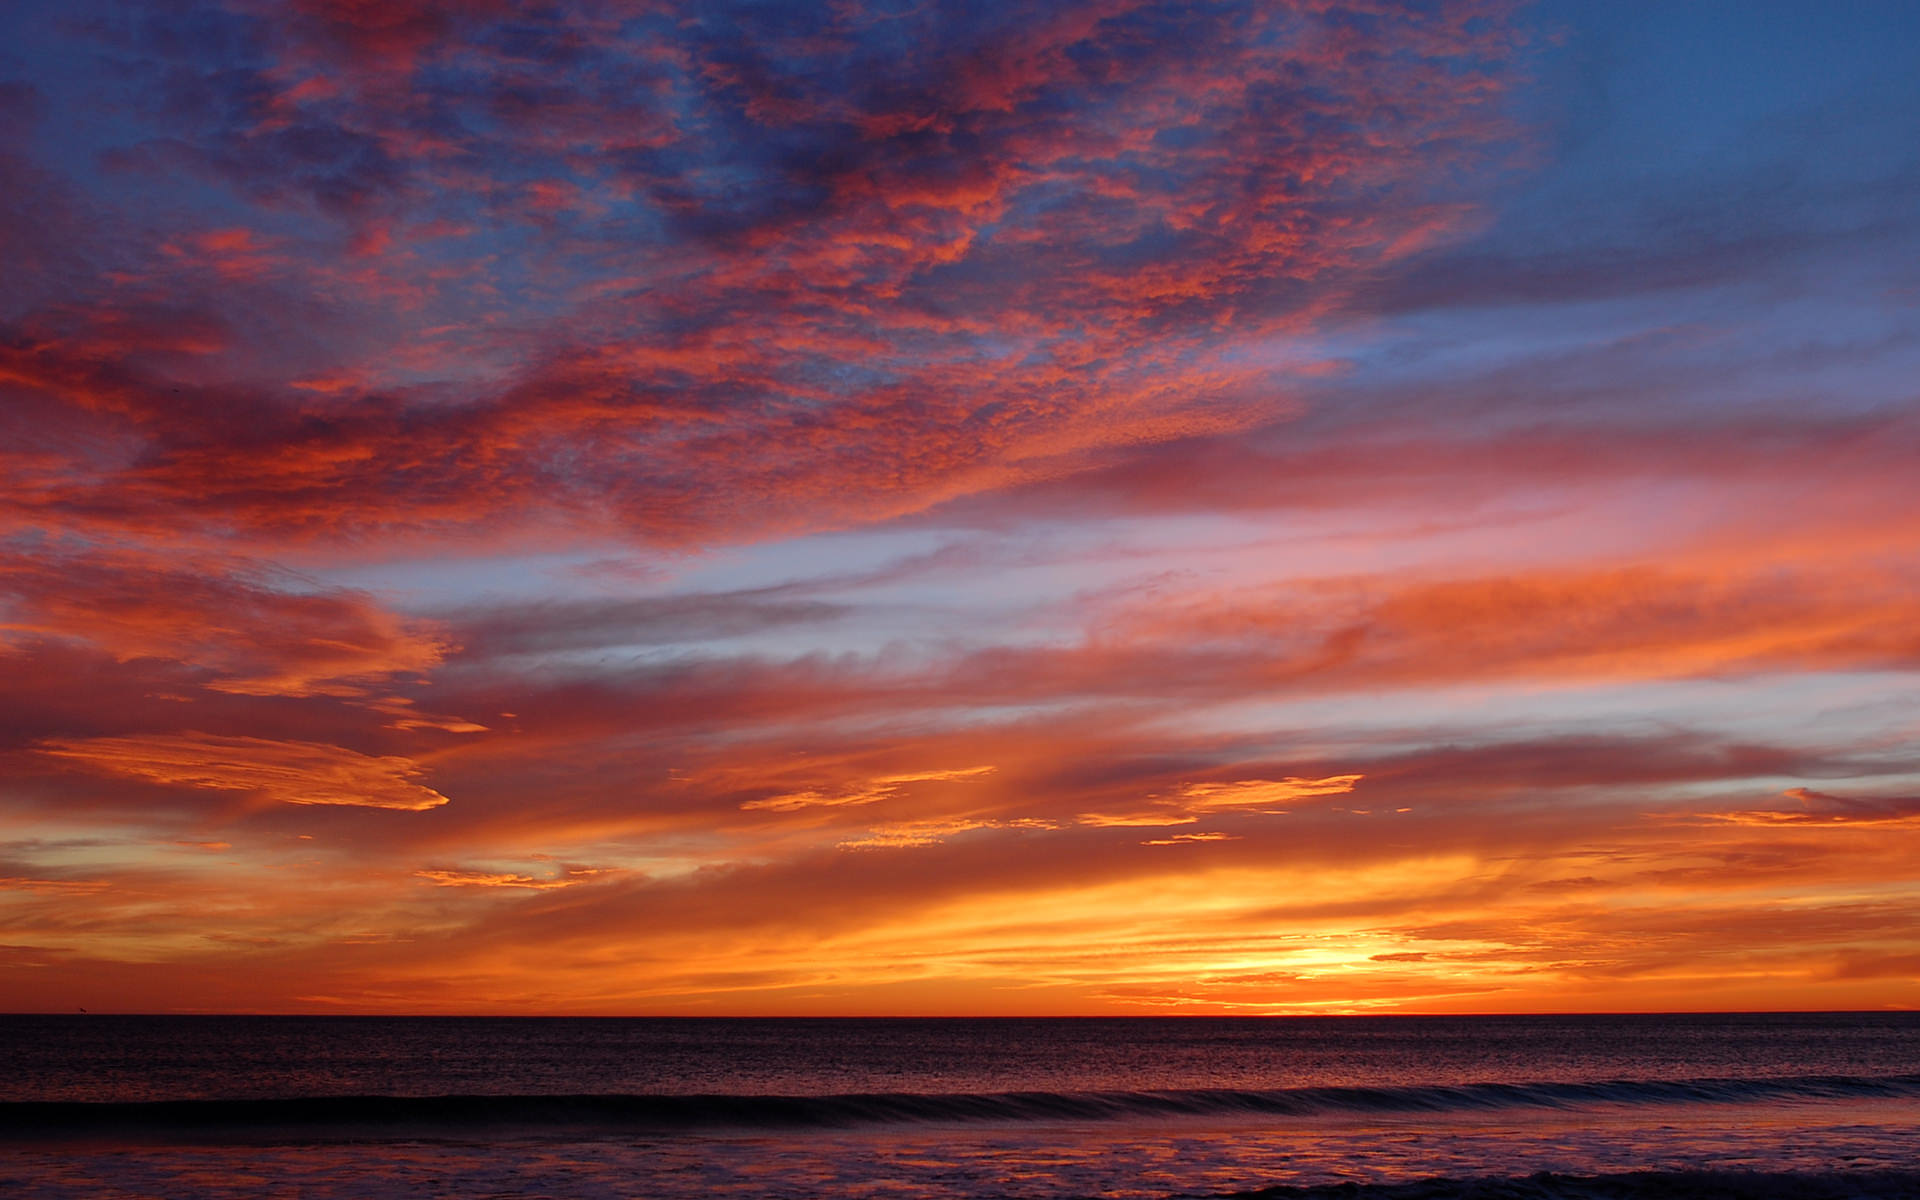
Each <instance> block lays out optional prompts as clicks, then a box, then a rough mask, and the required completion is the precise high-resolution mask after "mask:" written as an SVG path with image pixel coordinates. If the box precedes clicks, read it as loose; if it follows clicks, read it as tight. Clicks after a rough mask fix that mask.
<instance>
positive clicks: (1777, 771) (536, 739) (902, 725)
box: [0, 0, 1920, 1015]
mask: <svg viewBox="0 0 1920 1200" xmlns="http://www.w3.org/2000/svg"><path fill="white" fill-rule="evenodd" d="M1917 455H1920V6H1916V5H1914V4H1912V3H1907V2H1904V0H1890V2H1887V3H1873V2H1870V0H1857V2H1855V0H1849V2H1847V3H1840V4H1835V3H1813V2H1810V0H1809V2H1803V3H1762V2H1754V0H1739V2H1733V0H1729V2H1726V3H1705V2H1701V3H1686V4H1668V3H1615V2H1612V0H1606V2H1602V0H1593V2H1590V3H1580V4H1564V3H1542V4H1532V5H1526V4H1518V5H1510V4H1505V3H1498V2H1488V3H1465V2H1456V0H1447V2H1445V3H1439V2H1436V0H1427V2H1419V0H1405V2H1401V0H1355V2H1352V3H1348V2H1346V0H1299V2H1294V0H1287V2H1285V3H1281V2H1272V3H1242V2H1230V0H1222V2H1193V3H1141V2H1135V0H1092V2H1084V3H1083V2H1079V0H1061V2H1057V3H1049V4H1012V3H1007V4H998V5H992V4H979V3H956V2H948V0H915V2H912V3H909V2H907V0H815V2H808V3H783V2H767V0H756V2H743V0H702V2H701V3H698V4H692V3H686V4H681V3H671V2H662V3H655V2H647V0H540V2H535V0H118V2H112V0H13V2H11V3H7V4H4V5H0V1009H7V1010H15V1011H19V1010H46V1011H71V1010H72V1009H73V1008H74V1007H76V1006H85V1007H86V1008H88V1009H90V1010H93V1011H118V1010H132V1011H174V1010H183V1011H193V1010H220V1011H269V1012H275V1011H278V1012H475V1013H496V1012H497V1013H538V1012H554V1013H608V1014H625V1013H635V1014H640V1013H660V1014H672V1013H695V1014H780V1013H796V1014H808V1013H823V1014H824V1013H834V1014H852V1015H862V1014H887V1013H897V1014H921V1013H952V1014H972V1013H981V1014H991V1013H1029V1014H1048V1013H1088V1014H1098V1013H1137V1014H1149V1013H1313V1012H1361V1011H1409V1012H1474V1011H1521V1010H1576V1011H1579V1010H1621V1009H1639V1010H1649V1009H1654V1010H1657V1009H1825V1008H1877V1007H1886V1006H1894V1007H1916V1006H1920V457H1917Z"/></svg>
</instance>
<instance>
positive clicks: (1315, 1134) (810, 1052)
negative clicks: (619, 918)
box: [0, 1013, 1920, 1200]
mask: <svg viewBox="0 0 1920 1200" xmlns="http://www.w3.org/2000/svg"><path fill="white" fill-rule="evenodd" d="M1651 1169H1658V1170H1659V1171H1662V1172H1665V1174H1659V1175H1648V1174H1644V1173H1643V1172H1646V1171H1648V1170H1651ZM1539 1172H1553V1173H1556V1174H1554V1175H1551V1176H1538V1175H1537V1173H1539ZM1576 1176H1577V1177H1581V1178H1578V1179H1574V1178H1568V1177H1576ZM1595 1177H1598V1178H1597V1181H1596V1178H1595ZM1435 1179H1437V1180H1439V1181H1440V1182H1437V1183H1433V1184H1429V1185H1425V1186H1427V1187H1428V1191H1427V1192H1424V1193H1421V1194H1423V1195H1431V1196H1450V1195H1462V1196H1465V1195H1473V1194H1480V1193H1475V1192H1474V1191H1473V1189H1474V1188H1476V1187H1477V1188H1482V1189H1486V1188H1495V1189H1505V1190H1504V1191H1498V1193H1497V1194H1500V1195H1510V1196H1519V1195H1541V1196H1559V1195H1585V1196H1599V1195H1620V1196H1629V1195H1632V1196H1641V1195H1647V1196H1651V1195H1686V1194H1703V1195H1704V1194H1721V1195H1754V1196H1773V1195H1809V1196H1814V1195H1827V1194H1831V1195H1856V1196H1920V1014H1910V1013H1885V1014H1795V1015H1749V1016H1652V1017H1649V1016H1632V1017H1613V1016H1609V1017H1524V1018H1493V1017H1487V1018H1404V1017H1381V1018H1326V1019H1313V1018H1307V1019H1291V1018H1282V1019H1244V1020H1242V1019H1204V1018H1203V1019H1177V1018H1176V1019H1149V1020H950V1021H923V1020H879V1021H874V1020H846V1021H818V1020H740V1021H706V1020H626V1019H609V1020H575V1019H550V1020H541V1019H499V1020H492V1019H452V1018H449V1019H441V1018H405V1019H386V1018H226V1017H220V1018H216V1017H105V1016H102V1017H80V1016H75V1017H0V1193H3V1194H6V1195H9V1196H13V1195H19V1196H23V1197H56V1196H57V1197H77V1196H94V1195H114V1196H123V1197H133V1196H156V1197H157V1196H178V1195H188V1194H191V1195H206V1196H222V1197H224V1196H234V1197H239V1196H255V1195H285V1196H323V1197H332V1196H340V1197H345V1196H386V1195H393V1196H400V1195H407V1196H417V1195H432V1194H441V1195H458V1196H464V1197H506V1196H554V1197H566V1196H609V1197H614V1196H619V1197H627V1196H631V1197H642V1196H646V1197H666V1198H669V1200H672V1198H677V1197H692V1196H737V1197H774V1196H781V1197H787V1196H791V1197H811V1196H876V1197H878V1196H889V1197H891V1196H953V1197H988V1196H1023V1197H1036V1198H1037V1197H1048V1198H1053V1197H1066V1196H1108V1197H1159V1196H1176V1195H1180V1196H1190V1195H1214V1194H1222V1193H1231V1192H1236V1191H1244V1190H1253V1189H1260V1188H1270V1187H1276V1186H1278V1187H1282V1188H1311V1187H1315V1186H1320V1185H1330V1184H1335V1183H1341V1182H1350V1183H1357V1184H1361V1185H1364V1186H1366V1187H1369V1188H1373V1189H1377V1190H1380V1194H1381V1195H1382V1196H1387V1195H1393V1194H1396V1193H1395V1192H1394V1191H1393V1189H1395V1188H1397V1187H1398V1188H1404V1187H1406V1186H1408V1185H1409V1184H1410V1181H1416V1180H1435ZM1676 1188H1677V1189H1678V1190H1674V1189H1676ZM1596 1189H1598V1190H1596ZM1607 1189H1612V1190H1611V1191H1609V1190H1607ZM1661 1189H1666V1190H1661ZM1741 1189H1746V1190H1745V1191H1742V1190H1741ZM1823 1189H1825V1190H1823ZM1275 1194H1276V1195H1278V1194H1280V1193H1275ZM1302 1194H1305V1193H1302ZM1485 1194H1489V1195H1491V1194H1495V1193H1492V1192H1487V1193H1485Z"/></svg>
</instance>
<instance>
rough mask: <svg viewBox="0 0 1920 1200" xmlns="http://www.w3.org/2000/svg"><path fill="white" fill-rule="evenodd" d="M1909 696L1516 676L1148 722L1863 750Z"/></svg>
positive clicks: (1847, 684) (1896, 734)
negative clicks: (1687, 739)
mask: <svg viewBox="0 0 1920 1200" xmlns="http://www.w3.org/2000/svg"><path fill="white" fill-rule="evenodd" d="M1917 706H1920V677H1917V676H1915V675H1914V674H1912V673H1846V672H1833V673H1827V674H1806V675H1767V676H1758V677H1755V676H1742V677H1738V678H1725V679H1674V680H1668V681H1665V682H1633V683H1621V684H1614V683H1604V682H1585V683H1574V682H1546V681H1525V680H1521V681H1512V682H1505V683H1489V682H1475V683H1470V684H1456V685H1445V686H1433V687H1406V688H1398V689H1396V690H1394V691H1393V692H1392V693H1390V694H1388V693H1382V692H1379V691H1374V690H1358V689H1357V690H1355V691H1351V692H1347V693H1341V692H1335V691H1320V692H1315V693H1312V694H1303V695H1299V696H1292V697H1285V696H1282V697H1275V696H1266V697H1259V698H1255V699H1248V700H1240V701H1228V702H1224V703H1219V704H1213V705H1208V706H1205V707H1193V708H1186V709H1179V710H1170V712H1169V715H1168V716H1167V717H1166V718H1165V719H1164V720H1163V721H1161V722H1157V723H1156V727H1157V728H1162V729H1165V730H1167V731H1168V732H1170V733H1175V734H1181V735H1185V736H1205V737H1228V736H1231V737H1238V738H1252V737H1257V736H1261V735H1267V736H1271V737H1272V738H1273V739H1274V740H1275V742H1276V744H1278V745H1280V746H1292V747H1298V748H1299V749H1300V751H1301V752H1303V753H1305V752H1307V751H1309V750H1311V752H1312V753H1313V754H1314V755H1316V756H1328V755H1334V754H1337V753H1339V752H1341V751H1342V750H1345V751H1346V752H1349V753H1354V754H1360V753H1366V754H1370V755H1372V754H1380V753H1391V752H1394V751H1396V750H1397V751H1405V752H1407V753H1416V752H1420V751H1424V750H1430V749H1431V748H1432V747H1434V746H1435V745H1446V746H1461V747H1470V746H1485V745H1496V744H1500V743H1503V742H1512V741H1523V740H1528V739H1535V738H1555V737H1576V736H1577V737H1619V738H1629V739H1630V738H1659V737H1663V736H1668V735H1672V734H1675V733H1681V732H1688V733H1693V734H1699V735H1704V736H1708V737H1712V738H1716V739H1720V740H1723V741H1740V742H1751V743H1754V744H1762V745H1776V746H1788V747H1796V748H1813V749H1821V750H1825V751H1830V752H1832V753H1834V754H1847V753H1855V754H1859V755H1861V756H1862V757H1863V759H1864V758H1867V757H1869V756H1870V755H1871V754H1878V753H1881V752H1882V751H1885V750H1892V749H1897V748H1899V747H1901V746H1904V745H1909V744H1910V740H1911V736H1912V724H1913V720H1912V714H1913V712H1914V711H1916V707H1917Z"/></svg>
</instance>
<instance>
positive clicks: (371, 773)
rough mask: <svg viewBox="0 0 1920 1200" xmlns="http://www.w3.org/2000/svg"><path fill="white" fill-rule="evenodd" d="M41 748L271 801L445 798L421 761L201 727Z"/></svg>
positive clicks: (145, 778) (372, 803)
mask: <svg viewBox="0 0 1920 1200" xmlns="http://www.w3.org/2000/svg"><path fill="white" fill-rule="evenodd" d="M39 752H40V753H41V754H43V755H46V756H49V757H52V758H57V759H62V760H65V761H68V762H71V763H73V764H75V765H77V766H81V767H84V768H85V769H87V770H89V771H96V772H102V773H105V774H111V775H118V776H122V777H125V778H129V779H135V780H139V781H141V782H145V783H153V784H159V785H163V786H169V787H190V788H211V789H214V790H217V791H227V792H244V793H247V794H248V795H250V796H253V797H255V798H257V799H259V800H261V801H262V802H265V803H273V804H328V805H344V806H347V807H352V808H391V809H400V810H404V811H408V812H422V811H425V810H427V809H430V808H438V807H440V806H441V805H443V804H445V803H447V798H446V797H445V796H443V795H441V794H440V793H439V792H436V791H434V790H433V789H432V788H429V787H425V786H423V785H421V784H418V783H415V782H414V779H415V777H417V776H418V775H420V774H421V768H420V765H419V764H418V763H416V762H414V761H413V760H412V759H408V758H401V757H398V756H379V757H375V756H369V755H365V754H359V753H356V752H355V751H352V750H347V749H344V748H343V747H340V746H328V745H322V744H319V743H316V742H288V741H272V740H269V739H266V738H255V737H217V736H213V735H210V734H203V733H182V734H149V735H144V736H134V737H97V738H85V739H74V740H59V739H50V740H48V741H46V742H44V743H42V744H41V745H40V747H39Z"/></svg>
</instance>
